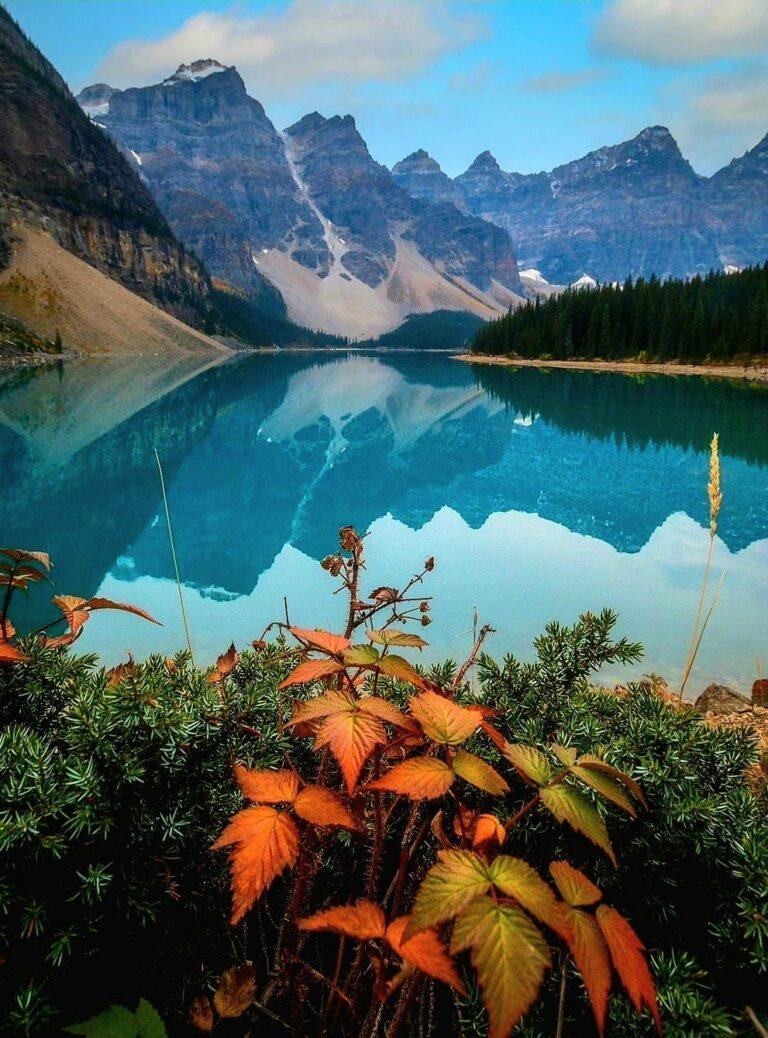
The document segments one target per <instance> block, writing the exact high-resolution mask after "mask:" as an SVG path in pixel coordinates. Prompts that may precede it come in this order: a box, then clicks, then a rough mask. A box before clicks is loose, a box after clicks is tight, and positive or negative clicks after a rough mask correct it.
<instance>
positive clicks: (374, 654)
mask: <svg viewBox="0 0 768 1038" xmlns="http://www.w3.org/2000/svg"><path fill="white" fill-rule="evenodd" d="M343 659H344V663H345V664H346V665H347V666H348V667H370V666H372V665H373V664H375V663H378V662H379V653H378V651H377V650H376V649H374V647H373V646H372V645H350V647H349V648H348V649H347V650H346V652H345V653H344V657H343Z"/></svg>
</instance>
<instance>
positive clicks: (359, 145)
mask: <svg viewBox="0 0 768 1038" xmlns="http://www.w3.org/2000/svg"><path fill="white" fill-rule="evenodd" d="M78 100H79V101H80V103H81V105H82V106H83V108H84V110H85V111H86V112H87V113H88V114H89V115H90V117H91V118H92V119H93V120H94V121H95V122H96V123H97V124H98V125H99V126H100V127H103V128H104V129H105V130H106V131H107V132H108V133H109V134H110V135H111V136H112V137H113V138H114V140H115V141H116V142H117V143H118V144H119V145H120V146H122V148H123V149H124V151H125V152H126V154H129V155H131V156H132V157H133V161H134V162H135V164H136V169H137V171H138V172H139V173H140V175H141V176H142V177H143V178H144V180H145V182H146V183H147V185H148V186H149V188H150V189H151V191H152V192H153V194H154V196H155V198H156V199H157V201H158V204H159V205H160V208H161V209H162V210H163V212H164V213H165V215H166V216H167V218H168V220H169V222H170V224H171V226H172V228H173V230H174V231H175V232H176V234H177V235H178V236H179V238H180V239H181V240H182V241H184V242H186V243H187V244H188V245H189V246H190V247H191V248H193V249H194V250H195V252H196V253H197V254H199V255H200V257H201V258H202V259H203V260H204V261H205V263H206V264H207V265H208V267H209V269H210V270H211V271H212V273H213V274H215V275H216V276H218V277H220V278H222V279H223V280H225V281H227V282H228V283H230V284H232V285H235V286H236V287H238V288H240V289H241V290H243V291H246V292H248V293H249V294H250V295H255V296H256V297H257V298H258V297H263V296H264V295H265V294H266V293H268V292H269V291H270V289H269V288H268V287H267V286H272V289H271V290H272V291H274V289H278V290H279V292H280V293H281V294H282V296H283V297H284V299H285V301H286V303H287V306H288V315H289V317H290V318H291V319H292V320H295V321H297V322H298V323H300V324H303V325H306V326H308V327H316V328H321V329H323V330H325V331H329V332H334V333H339V334H344V335H350V336H352V337H355V338H357V337H361V336H367V335H375V334H379V333H381V332H383V331H386V330H388V329H391V328H393V327H395V326H396V325H398V324H399V323H400V322H401V321H402V320H403V319H404V318H405V317H406V316H407V315H408V314H409V313H414V312H428V311H432V310H436V309H453V310H468V311H473V312H475V313H477V314H478V315H480V316H483V317H491V316H493V315H495V314H497V313H499V312H501V311H503V310H505V309H506V308H507V306H508V305H509V304H510V302H514V301H515V300H516V299H518V298H520V296H521V294H522V286H521V283H520V280H519V277H518V271H517V264H516V261H515V257H514V253H513V250H512V247H511V244H510V241H509V237H508V235H507V234H506V232H504V231H503V230H501V229H500V228H498V227H496V226H494V225H493V224H490V223H488V222H486V221H484V220H482V219H478V218H477V217H475V216H473V215H471V214H468V213H466V212H464V213H462V212H460V211H459V210H458V209H457V208H456V206H454V205H453V204H450V203H447V202H441V203H440V204H434V203H432V202H424V201H420V200H415V199H413V198H411V196H410V195H409V194H408V192H407V191H405V190H404V189H403V188H401V187H400V186H398V185H397V184H396V183H395V181H394V179H393V177H392V175H391V174H390V172H389V170H387V169H386V168H385V167H384V166H381V165H379V164H378V163H376V162H375V161H374V160H373V158H372V157H371V155H370V154H369V152H368V149H367V147H366V145H365V142H364V141H363V139H362V137H361V136H360V134H359V133H358V131H357V128H356V126H355V123H354V120H353V119H352V117H351V116H344V117H340V116H335V117H333V118H331V119H326V118H323V117H322V116H320V115H318V114H317V113H313V114H311V115H308V116H306V117H305V118H304V119H302V120H300V121H299V122H298V123H296V124H295V125H294V126H292V127H290V128H289V129H288V130H287V131H286V132H285V133H284V134H281V133H279V132H278V131H277V130H276V129H275V127H274V125H273V124H272V123H271V121H270V120H269V118H268V117H267V115H266V113H265V111H264V109H263V107H262V106H261V104H259V102H258V101H256V100H255V99H253V98H251V97H249V96H248V94H247V92H246V89H245V85H244V83H243V81H242V79H241V77H240V75H239V74H238V72H237V70H236V69H235V68H233V67H229V68H225V67H224V66H222V65H220V64H219V63H218V62H216V61H214V60H213V59H204V60H199V61H195V62H193V63H192V64H190V65H182V66H180V67H179V69H178V70H177V71H176V72H175V73H174V74H173V75H172V76H169V77H168V78H167V79H166V80H164V81H163V82H162V83H159V84H155V85H153V86H147V87H141V88H132V89H128V90H115V89H113V88H111V87H109V86H108V85H106V84H96V85H94V86H92V87H88V88H86V89H85V90H84V91H83V92H82V93H81V94H80V95H79V96H78ZM265 279H266V281H265Z"/></svg>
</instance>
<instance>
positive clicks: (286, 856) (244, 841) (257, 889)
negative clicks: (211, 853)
mask: <svg viewBox="0 0 768 1038" xmlns="http://www.w3.org/2000/svg"><path fill="white" fill-rule="evenodd" d="M229 846H232V850H231V851H230V856H229V857H230V868H231V871H232V923H233V924H234V923H237V922H239V920H240V919H242V917H243V916H244V915H245V913H246V912H247V911H248V909H249V908H251V906H252V905H253V904H254V903H255V902H256V901H257V900H258V898H259V897H261V895H262V894H263V892H264V891H265V890H266V889H267V887H268V886H269V885H270V884H271V883H272V881H273V880H274V879H276V878H277V876H279V875H280V873H281V872H283V871H284V870H285V869H287V868H290V867H291V866H292V865H293V864H294V863H295V862H296V858H297V856H298V853H299V833H298V830H297V829H296V826H295V824H294V822H293V820H292V818H291V817H290V815H288V814H287V813H286V812H285V811H276V810H275V809H274V808H273V807H246V808H245V809H244V810H243V811H240V812H238V814H236V815H235V816H234V817H233V818H232V819H231V820H230V822H229V825H228V826H227V827H226V829H225V830H224V832H223V833H222V834H221V836H220V837H219V839H218V840H217V841H216V843H214V844H213V848H212V849H213V850H219V849H220V848H222V847H229Z"/></svg>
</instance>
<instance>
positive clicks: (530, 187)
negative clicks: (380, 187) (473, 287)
mask: <svg viewBox="0 0 768 1038" xmlns="http://www.w3.org/2000/svg"><path fill="white" fill-rule="evenodd" d="M392 173H393V176H394V178H395V180H396V181H397V183H398V184H400V185H401V186H402V187H403V188H405V190H407V191H408V192H409V193H410V194H411V195H412V197H414V198H418V199H421V200H424V201H440V202H441V203H445V202H451V203H453V204H454V205H455V206H457V207H458V208H459V209H461V210H462V211H463V212H467V213H471V214H473V215H475V216H480V217H482V218H483V219H485V220H489V221H491V222H492V223H494V224H496V225H497V226H499V227H503V228H504V229H505V230H506V231H507V232H508V233H509V236H510V238H511V240H512V245H513V247H514V249H515V253H516V255H517V257H518V260H519V262H520V266H521V267H522V268H524V270H531V268H532V273H533V274H534V275H535V274H537V273H538V274H539V275H540V276H541V277H543V278H544V279H545V280H546V281H548V282H551V283H561V284H571V283H573V282H574V281H576V280H577V279H579V278H580V277H581V276H583V275H587V276H588V277H590V278H593V279H595V280H597V281H601V282H610V281H623V280H625V279H626V278H627V277H629V276H632V277H639V276H644V277H648V276H650V275H651V274H656V275H658V276H659V277H660V278H666V277H682V278H687V277H691V276H693V275H695V274H703V273H706V272H707V271H709V270H713V269H714V270H719V269H723V268H725V269H729V268H732V267H737V268H741V267H745V266H749V265H751V264H755V263H761V262H763V261H764V260H765V259H766V257H768V136H766V137H764V138H763V140H762V141H760V143H759V144H758V145H757V146H756V147H755V148H753V149H752V150H751V151H748V152H747V153H746V154H745V155H743V156H742V157H741V158H739V159H734V160H733V162H731V163H730V164H729V165H728V166H726V167H725V168H724V169H721V170H719V171H718V172H717V173H715V174H714V175H713V176H711V177H703V176H699V174H697V173H696V172H695V171H694V170H693V169H692V167H691V165H690V163H689V162H688V161H687V160H686V159H685V158H684V157H683V155H682V154H681V152H680V148H679V147H678V145H677V142H676V141H675V139H674V138H673V136H672V135H671V133H670V132H669V130H668V129H666V127H663V126H650V127H647V128H646V129H644V130H643V131H642V132H641V133H639V134H638V135H637V136H636V137H634V138H633V139H632V140H629V141H624V142H623V143H621V144H617V145H614V146H611V147H605V148H599V149H598V150H597V151H593V152H590V153H589V154H588V155H585V156H584V157H583V158H580V159H577V160H576V161H574V162H568V163H566V164H565V165H562V166H558V167H557V168H556V169H553V170H552V171H551V172H549V173H544V172H542V173H533V174H521V173H508V172H505V171H504V170H502V169H501V167H500V166H499V164H498V162H497V161H496V159H495V158H494V156H493V155H492V154H491V153H490V152H489V151H485V152H483V153H482V154H480V155H478V156H477V158H476V159H475V160H474V162H473V163H472V164H471V165H470V167H469V168H468V169H467V170H466V171H465V172H464V173H462V174H460V175H459V176H457V177H456V178H455V179H451V178H450V177H448V176H446V174H445V173H444V172H443V171H442V169H441V168H440V165H439V164H438V163H437V162H436V161H435V159H433V158H432V157H431V156H430V155H428V154H427V152H425V151H424V150H419V151H416V152H414V153H413V154H411V155H409V156H408V157H407V158H405V159H403V160H402V161H401V162H398V163H396V164H395V166H394V167H393V170H392ZM524 280H525V279H524Z"/></svg>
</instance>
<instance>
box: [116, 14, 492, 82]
mask: <svg viewBox="0 0 768 1038" xmlns="http://www.w3.org/2000/svg"><path fill="white" fill-rule="evenodd" d="M484 31H485V23H484V21H483V20H482V18H481V17H480V15H479V14H469V13H466V11H465V12H462V13H458V12H457V11H456V10H454V8H453V7H452V5H451V4H449V3H448V2H447V0H366V2H365V3H359V2H358V0H291V2H290V3H289V4H288V6H287V7H285V8H280V9H272V10H270V9H267V11H265V12H264V13H260V14H258V15H246V14H243V13H242V12H239V11H229V12H214V11H205V12H202V13H200V14H196V15H194V16H193V17H191V18H189V19H188V20H187V21H186V22H184V23H183V25H181V26H180V27H179V28H178V29H176V30H175V31H173V32H171V33H169V34H168V35H166V36H163V37H161V38H159V39H153V40H143V39H134V40H126V41H124V42H122V43H120V44H118V45H117V46H116V47H115V48H114V49H113V50H112V51H111V52H110V53H109V54H108V55H107V57H106V58H105V59H104V60H103V61H102V62H101V64H100V66H99V68H98V71H97V75H98V78H99V79H102V80H104V81H106V82H108V83H110V84H112V85H114V86H122V87H124V86H139V85H144V84H147V83H151V82H157V81H158V80H159V79H162V78H164V77H165V76H167V75H169V74H170V73H171V72H173V71H174V70H175V68H176V66H177V65H179V64H181V63H182V62H188V61H192V60H194V59H196V58H207V57H211V58H215V59H216V60H218V61H221V62H222V63H224V64H226V65H237V67H238V69H239V71H240V73H241V75H242V76H243V78H244V79H245V81H246V84H247V85H248V87H249V90H250V92H251V93H253V94H255V96H257V97H270V96H275V95H277V94H279V95H280V96H282V97H286V96H289V95H295V94H297V93H299V92H300V91H301V90H303V89H304V88H306V87H322V86H326V85H329V84H341V83H346V84H360V83H369V82H400V81H404V80H407V79H409V78H411V77H413V76H416V75H419V74H420V73H422V72H424V71H426V70H427V69H429V68H431V67H433V66H434V65H435V64H436V63H437V62H438V61H439V60H440V59H441V58H443V57H444V56H445V55H446V54H448V53H450V52H451V51H456V50H460V49H462V48H464V47H466V46H467V45H469V44H470V43H472V42H474V41H475V40H477V39H478V38H480V37H481V36H482V35H483V33H484Z"/></svg>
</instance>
